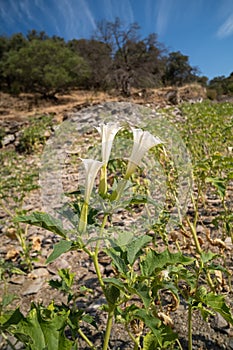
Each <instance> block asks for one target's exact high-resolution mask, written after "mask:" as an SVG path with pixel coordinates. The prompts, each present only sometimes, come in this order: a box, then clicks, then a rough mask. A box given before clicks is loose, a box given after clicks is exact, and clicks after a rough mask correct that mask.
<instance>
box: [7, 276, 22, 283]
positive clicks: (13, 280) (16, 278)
mask: <svg viewBox="0 0 233 350" xmlns="http://www.w3.org/2000/svg"><path fill="white" fill-rule="evenodd" d="M24 282H25V276H24V275H14V276H12V277H11V279H10V283H13V284H23V283H24Z"/></svg>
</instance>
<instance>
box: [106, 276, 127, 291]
mask: <svg viewBox="0 0 233 350" xmlns="http://www.w3.org/2000/svg"><path fill="white" fill-rule="evenodd" d="M103 281H104V283H110V284H112V285H113V286H115V287H117V288H118V289H119V290H121V291H124V290H125V285H124V283H123V282H122V281H121V280H119V279H117V278H114V277H109V278H103Z"/></svg>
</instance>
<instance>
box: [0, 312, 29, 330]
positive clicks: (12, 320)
mask: <svg viewBox="0 0 233 350" xmlns="http://www.w3.org/2000/svg"><path fill="white" fill-rule="evenodd" d="M23 319H24V316H23V314H22V313H21V312H20V310H19V308H17V309H16V310H14V311H13V313H11V314H9V315H8V314H3V317H2V319H1V322H0V323H2V326H1V327H2V328H3V329H7V328H8V327H10V326H12V325H16V324H18V323H19V322H20V321H21V320H23ZM2 321H3V322H2Z"/></svg>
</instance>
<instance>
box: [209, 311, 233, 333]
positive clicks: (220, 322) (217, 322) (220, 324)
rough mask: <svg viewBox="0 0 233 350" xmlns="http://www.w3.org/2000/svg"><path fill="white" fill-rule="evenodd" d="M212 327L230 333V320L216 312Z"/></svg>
mask: <svg viewBox="0 0 233 350" xmlns="http://www.w3.org/2000/svg"><path fill="white" fill-rule="evenodd" d="M211 327H212V328H213V329H214V330H216V331H220V332H222V333H228V331H229V324H228V322H227V321H226V320H225V318H223V317H222V316H221V315H220V314H219V313H216V314H215V315H214V317H213V319H212V322H211Z"/></svg>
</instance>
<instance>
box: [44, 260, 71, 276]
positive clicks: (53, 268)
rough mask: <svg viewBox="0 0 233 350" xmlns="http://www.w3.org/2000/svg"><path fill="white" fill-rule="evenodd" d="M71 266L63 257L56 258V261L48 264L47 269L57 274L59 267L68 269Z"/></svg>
mask: <svg viewBox="0 0 233 350" xmlns="http://www.w3.org/2000/svg"><path fill="white" fill-rule="evenodd" d="M69 268H71V266H70V264H69V263H68V262H67V261H66V260H65V259H63V258H60V259H59V258H58V259H57V260H56V261H54V262H52V263H51V264H49V265H48V271H49V272H51V273H53V274H55V275H56V274H57V271H58V270H60V269H69Z"/></svg>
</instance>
